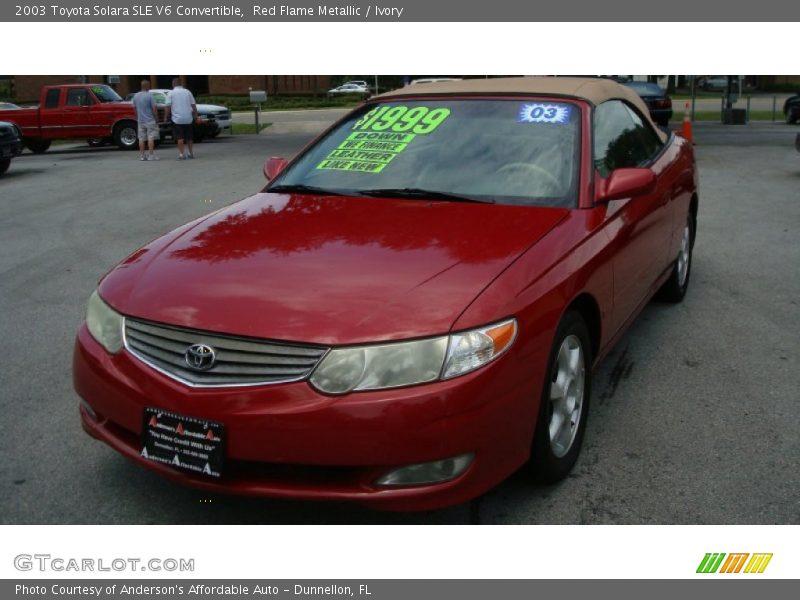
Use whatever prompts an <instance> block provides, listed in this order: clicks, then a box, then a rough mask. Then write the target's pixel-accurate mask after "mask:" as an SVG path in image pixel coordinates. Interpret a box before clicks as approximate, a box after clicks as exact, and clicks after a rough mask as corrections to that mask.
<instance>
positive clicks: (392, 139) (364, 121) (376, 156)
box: [316, 106, 450, 173]
mask: <svg viewBox="0 0 800 600" xmlns="http://www.w3.org/2000/svg"><path fill="white" fill-rule="evenodd" d="M449 116H450V109H449V108H434V109H431V108H428V107H427V106H414V107H408V106H379V107H376V108H373V109H372V110H371V111H369V112H368V113H367V114H365V115H364V116H363V117H361V119H359V120H358V121H356V122H355V124H354V125H353V133H351V134H350V135H348V136H347V137H346V138H345V140H344V141H343V142H342V143H341V144H339V145H338V146H337V147H336V148H335V149H334V150H332V151H331V152H330V154H328V156H326V157H325V158H324V159H322V161H321V162H320V163H319V164H318V165H317V167H316V168H317V169H333V170H338V171H357V172H361V173H380V172H381V171H383V169H384V168H386V166H387V165H388V164H389V163H390V162H391V161H392V160H394V158H395V157H397V156H398V155H399V154H400V153H402V152H403V151H404V150H405V149H406V148H407V147H408V145H409V144H410V143H411V142H412V141H414V139H415V138H416V137H417V136H418V135H428V134H429V133H433V132H434V131H435V130H436V129H437V128H438V127H439V126H440V125H441V124H442V123H444V122H445V120H446V119H447V117H449Z"/></svg>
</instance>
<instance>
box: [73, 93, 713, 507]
mask: <svg viewBox="0 0 800 600" xmlns="http://www.w3.org/2000/svg"><path fill="white" fill-rule="evenodd" d="M265 172H266V174H267V176H268V178H269V179H270V182H269V183H268V184H267V186H266V187H265V188H264V190H262V191H261V192H260V193H258V194H255V195H254V196H251V197H249V198H246V199H245V200H242V201H241V202H238V203H236V204H233V205H231V206H229V207H227V208H224V209H222V210H220V211H217V212H215V213H212V214H210V215H208V216H206V217H204V218H201V219H198V220H196V221H194V222H192V223H189V224H187V225H185V226H183V227H180V228H178V229H176V230H175V231H173V232H171V233H169V234H167V235H165V236H164V237H162V238H160V239H157V240H155V241H154V242H151V243H150V244H148V245H147V246H145V247H144V248H142V249H141V250H139V251H137V252H135V253H134V254H133V255H131V256H129V257H128V258H127V259H125V260H124V261H123V262H122V263H120V265H119V266H117V267H116V268H115V269H113V270H112V271H111V272H110V273H108V274H107V275H106V276H105V277H104V278H103V279H102V281H101V282H100V284H99V287H98V288H97V290H96V291H95V292H94V293H93V294H92V295H91V298H90V300H89V306H88V311H87V316H86V322H85V324H83V325H82V326H81V327H80V330H79V332H78V336H77V341H76V345H75V355H74V382H75V388H76V390H77V391H78V393H79V395H80V396H81V398H82V401H81V403H80V415H81V419H82V422H83V426H84V428H85V430H86V431H87V432H88V433H89V434H90V435H92V436H93V437H95V438H97V439H100V440H102V441H104V442H105V443H107V444H108V445H110V446H111V447H112V448H114V449H115V450H117V451H119V452H120V453H122V454H123V455H125V456H127V457H128V458H130V459H132V460H135V461H137V462H139V463H140V464H142V465H144V466H146V467H149V468H151V469H153V470H155V471H157V472H158V473H160V474H162V475H165V476H167V477H170V478H172V479H174V480H176V481H178V482H181V483H184V484H188V485H192V486H196V487H198V488H201V489H205V490H207V491H218V492H230V493H237V494H249V495H262V496H271V497H284V498H297V499H326V500H348V501H356V502H360V503H364V504H368V505H370V506H373V507H377V508H383V509H390V510H421V509H430V508H436V507H441V506H445V505H449V504H454V503H459V502H463V501H466V500H469V499H471V498H474V497H476V496H478V495H480V494H482V493H484V492H486V491H487V490H489V489H490V488H492V487H493V486H495V485H496V484H498V483H499V482H501V481H502V480H503V479H504V478H506V477H508V476H509V475H510V474H511V473H513V472H514V471H516V470H518V469H519V468H520V467H523V466H524V465H527V468H529V469H530V471H531V474H532V475H533V476H536V477H538V478H539V479H541V480H544V481H555V480H558V479H560V478H562V477H564V476H565V475H566V474H567V473H568V472H569V471H570V469H571V468H572V467H573V465H574V464H575V462H576V460H577V458H578V453H579V451H580V447H581V442H582V439H583V436H584V431H585V428H586V420H587V416H588V411H589V406H590V397H591V387H592V386H591V383H592V371H593V370H594V369H595V368H596V366H597V365H598V363H599V362H600V361H601V360H602V358H603V356H604V355H605V354H606V353H607V352H608V351H609V349H610V348H611V347H612V346H613V345H614V343H615V342H616V341H617V340H618V339H619V338H620V336H621V335H622V334H623V332H624V331H625V329H626V327H627V326H628V325H630V323H631V322H632V321H633V319H634V318H635V317H636V315H637V314H638V313H639V311H641V309H642V308H643V307H644V306H645V305H646V304H647V302H648V301H649V300H650V298H651V297H652V296H653V295H654V294H656V293H660V295H661V296H662V297H663V298H664V299H666V300H668V301H673V302H678V301H680V300H681V299H682V298H683V297H684V294H685V293H686V289H687V286H688V284H689V275H690V271H691V259H692V247H693V244H694V238H695V231H696V225H697V211H698V196H697V173H696V170H695V160H694V155H693V150H692V145H691V144H690V143H687V142H686V141H685V140H684V139H682V138H680V137H676V136H675V135H671V134H668V133H665V132H663V131H661V130H659V129H658V128H657V127H655V126H654V125H653V123H652V122H651V120H650V117H649V115H648V110H647V107H646V106H645V105H644V104H643V103H642V101H641V99H640V98H639V96H637V95H636V94H635V93H634V92H633V91H631V90H630V89H628V88H626V87H623V86H621V85H619V84H617V83H614V82H612V81H609V80H602V79H579V78H574V79H570V78H509V79H489V80H473V81H453V82H445V83H437V84H430V85H427V86H425V88H424V89H422V88H420V87H419V86H410V87H407V88H404V89H401V90H397V91H394V92H390V93H388V94H383V95H381V96H378V97H376V98H374V99H372V100H371V101H369V102H368V103H366V104H365V105H363V106H361V107H359V108H358V109H356V110H354V111H353V112H351V113H350V114H348V115H347V116H345V117H344V118H342V119H341V120H340V121H338V122H337V123H336V124H334V125H333V126H332V127H331V128H330V129H328V130H327V131H326V132H325V133H323V134H322V135H321V136H320V137H319V138H318V139H317V140H315V141H314V142H313V143H312V144H310V145H309V146H308V147H307V148H306V149H305V150H303V151H302V152H301V153H300V154H299V155H298V156H297V157H295V158H294V159H293V160H292V161H291V162H288V163H287V161H285V160H283V159H271V160H270V161H268V162H267V164H266V165H265ZM676 316H677V315H676ZM642 393H646V390H642Z"/></svg>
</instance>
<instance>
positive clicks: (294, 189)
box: [266, 183, 353, 196]
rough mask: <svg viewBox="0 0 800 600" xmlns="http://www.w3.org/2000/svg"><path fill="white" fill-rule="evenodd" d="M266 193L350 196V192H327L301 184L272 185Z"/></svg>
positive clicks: (327, 190)
mask: <svg viewBox="0 0 800 600" xmlns="http://www.w3.org/2000/svg"><path fill="white" fill-rule="evenodd" d="M266 191H267V192H287V193H289V194H292V193H296V194H319V195H321V196H351V195H353V194H351V193H350V192H346V191H341V192H340V191H336V190H329V189H326V188H322V187H317V186H315V185H304V184H302V183H295V184H285V185H273V186H272V187H269V188H267V190H266Z"/></svg>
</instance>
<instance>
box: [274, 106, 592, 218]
mask: <svg viewBox="0 0 800 600" xmlns="http://www.w3.org/2000/svg"><path fill="white" fill-rule="evenodd" d="M579 149H580V109H579V107H578V106H577V105H576V104H573V103H571V102H565V101H561V100H559V101H552V100H547V99H537V98H525V99H517V100H494V99H491V100H490V99H473V100H442V99H426V100H397V101H392V102H383V103H380V104H377V105H375V104H371V105H368V106H366V107H364V108H363V109H361V110H359V111H357V112H355V113H353V114H352V115H350V116H349V117H347V118H346V119H345V120H344V121H343V122H342V123H340V124H339V125H338V126H337V127H335V128H334V129H333V130H332V131H331V132H330V133H329V134H328V135H327V136H325V138H323V139H322V140H321V141H320V142H319V143H317V144H315V145H314V146H313V147H311V148H310V149H309V150H308V151H306V153H305V154H304V155H303V156H301V157H300V158H299V159H298V160H297V161H296V162H295V163H294V164H293V165H292V166H291V167H289V168H288V169H286V170H285V171H284V172H283V173H281V175H280V176H279V177H278V178H277V179H276V180H275V181H274V182H273V183H272V184H271V185H270V186H269V188H270V189H275V190H276V191H277V190H279V189H281V188H282V189H284V190H287V191H288V190H291V189H292V188H295V189H296V190H297V191H301V192H302V191H306V192H308V193H312V191H316V192H317V193H324V192H330V193H333V194H353V195H364V196H375V197H382V196H387V197H391V196H395V197H404V196H408V197H425V196H426V195H427V196H428V197H429V198H431V199H437V200H443V201H444V200H450V199H451V200H459V199H462V200H476V201H485V202H497V203H500V204H521V205H536V206H566V207H574V206H576V202H577V180H578V162H579Z"/></svg>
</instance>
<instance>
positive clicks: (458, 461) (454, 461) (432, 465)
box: [375, 452, 475, 485]
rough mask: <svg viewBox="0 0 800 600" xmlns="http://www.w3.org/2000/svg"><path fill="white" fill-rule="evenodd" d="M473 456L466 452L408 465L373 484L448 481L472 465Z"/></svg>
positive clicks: (417, 483) (420, 483)
mask: <svg viewBox="0 0 800 600" xmlns="http://www.w3.org/2000/svg"><path fill="white" fill-rule="evenodd" d="M474 458H475V454H474V453H472V452H468V453H467V454H461V455H459V456H454V457H453V458H445V459H444V460H435V461H433V462H428V463H420V464H418V465H408V466H407V467H400V468H399V469H395V470H393V471H389V472H388V473H386V474H385V475H382V476H381V477H380V478H378V480H377V481H376V482H375V484H376V485H425V484H429V483H442V482H443V481H450V480H451V479H455V478H456V477H458V476H459V475H461V474H462V473H463V472H464V471H466V470H467V467H469V466H470V465H471V464H472V461H473V460H474Z"/></svg>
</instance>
